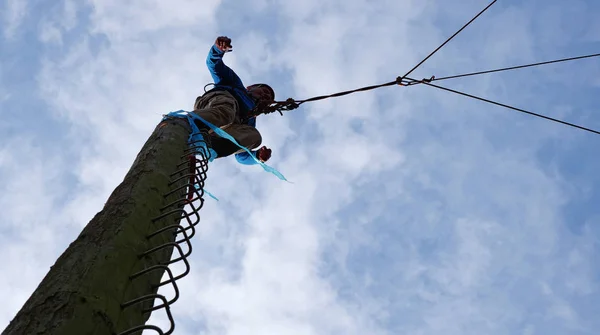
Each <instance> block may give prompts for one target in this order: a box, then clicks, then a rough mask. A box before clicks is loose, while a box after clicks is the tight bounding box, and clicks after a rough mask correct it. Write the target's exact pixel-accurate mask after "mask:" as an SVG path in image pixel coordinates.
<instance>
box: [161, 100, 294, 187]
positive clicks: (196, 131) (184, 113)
mask: <svg viewBox="0 0 600 335" xmlns="http://www.w3.org/2000/svg"><path fill="white" fill-rule="evenodd" d="M167 116H173V117H187V119H188V121H189V123H190V125H191V127H192V133H191V134H190V138H189V141H192V140H196V139H198V136H200V138H202V134H200V129H198V127H197V126H196V124H195V123H194V121H193V119H197V120H200V121H202V123H204V124H205V125H207V126H208V127H209V128H210V129H212V130H213V131H214V132H215V134H217V135H219V136H221V137H223V138H226V139H228V140H230V141H231V142H233V143H234V144H235V145H237V146H238V147H240V148H241V149H243V150H245V151H246V152H247V153H248V154H250V156H251V157H252V158H253V159H254V161H255V162H256V163H257V164H259V165H260V166H262V168H263V169H264V170H265V171H267V172H270V173H272V174H274V175H275V176H277V177H278V178H279V179H281V180H284V181H287V182H288V183H289V181H288V180H287V179H286V178H285V177H284V176H283V174H281V173H280V172H279V171H277V170H276V169H274V168H272V167H270V166H268V165H267V164H265V163H263V162H261V161H260V160H259V159H258V158H256V156H255V155H254V154H253V153H252V152H251V151H250V150H248V148H246V147H243V146H241V145H240V144H239V143H238V142H237V141H236V140H235V138H233V137H232V136H231V135H229V134H227V133H226V132H225V131H224V130H222V129H221V128H219V127H217V126H215V125H214V124H212V123H210V122H208V121H206V120H204V119H203V118H201V117H200V116H198V115H197V114H196V113H192V112H187V111H184V110H178V111H176V112H171V113H169V114H167ZM204 145H205V144H204ZM210 151H211V155H210V156H211V157H210V158H209V162H212V161H213V160H214V157H216V152H215V151H214V150H213V149H212V148H211V149H210ZM213 153H214V156H213Z"/></svg>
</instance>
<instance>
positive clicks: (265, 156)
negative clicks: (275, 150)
mask: <svg viewBox="0 0 600 335" xmlns="http://www.w3.org/2000/svg"><path fill="white" fill-rule="evenodd" d="M256 156H257V158H258V159H259V160H260V161H261V162H266V161H268V160H269V158H271V149H269V148H267V147H265V146H264V145H263V147H262V148H260V149H258V152H257V153H256Z"/></svg>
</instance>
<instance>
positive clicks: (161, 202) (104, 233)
mask: <svg viewBox="0 0 600 335" xmlns="http://www.w3.org/2000/svg"><path fill="white" fill-rule="evenodd" d="M189 131H190V129H189V125H188V124H187V121H186V120H185V119H173V120H168V121H165V122H162V123H161V124H160V125H158V126H157V127H156V129H155V130H154V131H153V133H152V135H151V136H150V137H149V139H148V140H147V141H146V143H145V145H144V146H143V148H142V150H141V151H140V152H139V154H138V156H137V158H136V160H135V161H134V163H133V165H132V167H131V169H130V170H129V172H128V173H127V175H126V176H125V178H124V180H123V182H122V183H121V184H120V185H119V186H118V187H117V188H116V189H115V190H114V191H113V193H112V194H111V195H110V197H109V198H108V200H107V202H106V204H105V206H104V208H103V209H102V210H101V211H100V212H99V213H97V214H96V215H95V216H94V218H93V219H92V220H91V221H90V222H89V223H88V225H87V226H86V227H85V228H84V229H83V231H82V232H81V233H80V235H79V236H78V237H77V239H76V240H75V241H74V242H72V243H71V244H70V245H69V246H68V248H67V249H66V250H65V251H64V253H63V254H62V255H61V256H60V257H59V258H58V260H57V261H56V263H55V264H54V266H52V267H51V268H50V270H49V272H48V273H47V275H46V276H45V277H44V279H43V280H42V282H41V283H40V284H39V286H38V287H37V288H36V290H35V291H34V292H33V294H32V295H31V297H30V298H29V299H28V300H27V301H26V302H25V304H24V305H23V307H22V309H21V310H20V311H19V312H18V313H17V314H16V316H15V317H14V319H13V320H12V321H11V322H10V324H9V325H8V327H7V328H6V329H5V330H4V331H3V332H2V335H24V334H27V335H35V334H44V335H74V334H89V335H109V334H116V333H118V332H121V331H123V330H125V329H128V328H130V327H134V326H138V325H141V324H144V323H145V322H146V321H147V319H148V318H149V316H150V314H149V313H146V314H145V315H143V314H142V313H141V310H142V309H143V308H148V307H150V306H151V305H152V301H148V302H147V303H145V304H143V305H142V304H138V305H134V306H132V307H128V308H125V309H123V308H121V304H122V303H124V302H126V301H129V300H132V299H135V298H138V297H141V296H143V295H147V294H152V293H155V292H156V291H157V289H156V288H155V286H156V285H157V284H158V283H159V282H160V279H161V277H162V276H163V274H164V271H163V270H157V271H153V272H151V273H149V274H145V275H142V276H141V277H139V278H135V279H133V280H130V279H129V277H130V276H131V275H132V274H134V273H136V272H138V271H141V270H143V269H145V268H148V267H150V266H153V265H157V264H165V263H167V262H168V261H169V260H170V258H171V253H172V248H169V249H165V250H162V251H161V252H156V253H153V254H151V255H149V256H148V257H144V258H140V257H139V255H140V254H142V253H143V252H145V251H146V250H148V249H151V248H153V247H156V246H159V245H161V244H163V243H166V242H174V241H175V236H174V235H173V234H172V231H169V232H165V233H162V234H160V235H158V236H155V237H153V238H150V239H147V238H146V236H147V235H148V234H150V233H152V232H154V231H156V230H158V229H160V228H161V227H165V226H167V225H170V224H173V223H174V222H173V220H171V221H166V220H161V221H158V222H155V223H153V222H152V219H153V218H155V217H157V216H159V215H160V214H161V212H160V208H161V207H163V206H165V205H166V204H167V203H170V202H172V201H174V200H175V199H176V198H165V197H164V195H165V194H166V193H168V192H169V190H170V189H171V187H169V185H168V184H169V180H170V175H171V174H172V173H174V172H175V171H176V168H177V164H179V163H180V162H181V156H182V155H183V152H184V150H185V149H186V146H187V143H186V142H187V137H188V135H189ZM176 196H177V195H175V196H174V197H176ZM167 291H169V292H170V291H172V290H167ZM169 298H170V297H169V296H167V299H169ZM158 303H159V302H157V304H158Z"/></svg>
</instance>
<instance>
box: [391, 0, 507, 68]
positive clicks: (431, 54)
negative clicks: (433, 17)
mask: <svg viewBox="0 0 600 335" xmlns="http://www.w3.org/2000/svg"><path fill="white" fill-rule="evenodd" d="M496 1H497V0H494V1H492V2H491V3H490V4H489V5H487V7H485V8H484V9H483V10H482V11H481V12H479V14H477V15H475V17H474V18H472V19H471V21H469V22H467V23H466V24H465V25H464V26H463V27H462V28H460V29H459V30H458V31H457V32H455V33H454V35H452V36H450V37H449V38H448V39H447V40H446V41H445V42H444V43H442V45H440V46H439V47H437V49H435V50H433V52H431V53H430V54H429V56H427V57H425V59H423V60H422V61H421V62H420V63H419V64H417V65H415V67H413V68H412V69H411V70H410V71H408V72H407V73H406V74H405V75H404V76H402V78H404V77H406V76H408V75H409V74H411V73H412V72H413V71H414V70H416V69H417V68H418V67H419V66H421V64H423V63H425V61H426V60H428V59H429V58H430V57H431V56H433V54H435V53H436V52H438V51H439V50H440V49H441V48H442V47H443V46H444V45H446V43H448V42H450V40H452V39H453V38H454V37H455V36H456V35H458V34H459V33H460V32H461V31H463V29H465V28H466V27H467V26H468V25H470V24H471V23H472V22H473V21H475V19H477V18H478V17H479V16H480V15H481V14H483V13H484V12H485V11H486V10H488V8H490V7H492V5H493V4H494V3H496Z"/></svg>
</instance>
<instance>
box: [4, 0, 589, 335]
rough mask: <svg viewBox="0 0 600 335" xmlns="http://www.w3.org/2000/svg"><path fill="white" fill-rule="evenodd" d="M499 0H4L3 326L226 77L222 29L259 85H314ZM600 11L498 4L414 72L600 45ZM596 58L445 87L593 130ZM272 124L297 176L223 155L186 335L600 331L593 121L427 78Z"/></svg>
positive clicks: (391, 67) (471, 67) (370, 76)
mask: <svg viewBox="0 0 600 335" xmlns="http://www.w3.org/2000/svg"><path fill="white" fill-rule="evenodd" d="M487 4H488V2H486V1H483V0H461V1H458V0H454V1H432V0H403V1H398V0H380V1H369V0H350V1H348V0H344V1H342V0H329V1H317V0H305V1H304V2H296V1H283V0H244V1H240V0H205V1H191V0H171V1H169V2H166V1H159V0H145V1H142V0H137V1H127V2H125V1H117V0H102V1H99V0H88V1H75V0H56V1H41V0H2V1H1V2H0V24H1V26H0V27H1V29H2V32H1V34H0V116H1V118H0V187H1V191H2V192H0V207H1V208H2V209H3V211H2V214H1V216H0V218H1V224H0V254H2V255H3V263H4V264H3V267H2V268H3V270H2V276H0V297H2V299H3V304H2V305H1V306H0V328H1V329H4V328H5V326H6V325H7V324H8V323H9V322H10V320H11V319H12V318H13V317H14V315H15V314H16V313H17V311H18V310H19V309H20V308H21V306H22V305H23V303H24V302H25V301H26V299H27V298H28V297H29V296H30V295H31V293H32V292H33V290H34V289H35V288H36V287H37V285H38V283H39V282H40V281H41V279H42V278H43V276H44V275H45V274H46V273H47V271H48V269H49V268H50V266H52V265H53V264H54V262H55V260H56V258H57V257H58V256H59V255H60V254H61V253H62V252H63V251H64V250H65V249H66V247H67V246H68V245H69V243H71V242H72V241H73V240H74V239H75V238H76V237H77V235H78V234H79V232H80V231H81V229H82V228H83V227H84V226H85V225H86V224H87V223H88V222H89V220H90V219H91V218H92V217H93V216H94V215H95V214H96V213H97V212H98V211H100V210H101V209H102V206H103V205H104V202H105V201H106V199H107V198H108V196H109V194H110V193H111V192H112V190H113V189H114V188H115V187H116V186H117V185H118V184H119V183H120V182H121V181H122V180H123V177H124V176H125V174H126V173H127V171H128V169H129V167H130V166H131V164H132V162H133V160H134V159H135V156H136V154H137V153H138V152H139V150H140V149H141V147H142V145H143V143H144V142H145V141H146V140H147V138H148V136H149V135H150V134H151V132H152V131H153V129H154V127H155V126H156V125H157V124H158V123H159V122H160V120H161V116H162V115H163V114H165V113H168V112H170V111H176V110H180V109H184V110H190V109H191V108H192V107H193V103H194V100H195V98H196V97H197V96H198V95H199V94H201V93H202V92H203V87H204V85H205V84H207V83H210V82H212V79H211V77H210V74H209V72H208V70H207V68H206V65H205V57H206V54H207V53H208V50H209V49H210V47H211V46H212V44H213V43H214V40H215V38H216V37H217V36H221V35H226V36H229V37H230V38H232V45H233V50H234V51H233V52H232V53H228V54H227V55H226V57H225V62H226V64H227V65H229V66H230V67H231V68H233V69H234V70H235V71H236V72H237V73H238V75H239V76H240V77H241V78H242V80H243V81H244V83H245V84H251V83H253V82H268V83H270V84H271V85H272V86H273V87H274V88H275V90H276V92H277V93H276V94H277V98H278V99H281V100H283V99H286V98H289V97H293V98H297V99H304V98H308V97H311V96H315V95H321V94H328V93H333V92H337V91H341V90H347V89H354V88H358V87H362V86H366V85H372V84H377V83H384V82H388V81H391V80H394V79H395V78H396V77H397V76H400V75H402V74H404V73H405V72H406V71H408V70H409V69H410V68H412V67H413V66H414V65H416V64H417V63H418V62H419V61H420V60H421V59H423V58H424V57H425V56H426V55H427V54H428V53H429V52H431V51H432V50H434V49H435V48H436V47H437V46H438V45H439V44H440V43H442V42H443V41H444V40H445V39H446V38H447V37H449V36H451V35H452V34H453V33H454V32H455V31H456V30H458V29H459V28H460V27H461V26H462V25H463V24H464V23H466V22H467V21H468V20H469V19H471V18H472V17H473V16H474V15H475V14H477V13H478V12H479V11H480V10H481V9H483V8H484V7H485V6H486V5H487ZM599 10H600V3H598V2H597V1H594V0H572V1H569V2H565V1H558V0H544V1H542V0H531V1H527V2H521V1H516V0H502V1H497V3H496V4H494V5H493V6H492V7H491V8H490V9H489V10H488V11H487V12H486V13H485V14H483V15H482V16H480V17H479V18H478V19H477V20H476V21H475V22H474V23H473V24H472V25H471V26H469V27H468V28H467V29H465V30H464V31H463V32H462V33H461V34H460V35H458V36H457V37H456V38H455V39H454V40H453V41H452V42H451V43H449V44H447V45H446V46H445V47H444V48H443V49H442V50H440V51H439V52H438V53H436V55H435V56H433V57H432V58H430V59H429V60H428V61H427V62H426V63H425V64H423V65H422V66H421V67H419V68H418V69H417V70H416V71H415V72H414V73H413V76H414V77H415V78H418V79H420V78H426V77H430V76H431V75H436V76H437V77H442V76H446V75H454V74H459V73H465V72H471V71H479V70H486V69H492V68H497V67H504V66H513V65H520V64H527V63H532V62H538V61H546V60H552V59H558V58H563V57H572V56H579V55H585V54H593V53H598V52H599V50H600V26H599V25H598V21H597V20H596V17H595V16H596V15H595V13H597V12H598V11H599ZM599 78H600V63H599V60H598V59H597V58H592V59H587V60H580V61H575V62H570V63H561V64H553V65H546V66H543V67H537V68H529V69H523V70H519V71H512V72H503V73H496V74H490V75H484V76H477V77H469V78H462V79H455V80H448V81H445V82H440V83H439V84H440V85H442V86H447V87H451V88H453V89H457V90H463V91H466V92H469V93H471V94H475V95H480V96H484V97H486V98H490V99H495V100H498V101H501V102H503V103H506V104H511V105H514V106H516V107H519V108H523V109H527V110H531V111H533V112H537V113H541V114H544V115H548V116H552V117H556V118H561V119H565V120H567V121H569V122H573V123H577V124H580V125H584V126H587V127H590V128H594V129H600V116H599V115H598V107H597V104H598V99H597V97H598V96H599V93H600V79H599ZM257 126H258V129H259V130H260V131H261V134H262V136H263V144H265V145H267V146H269V147H270V148H272V149H273V156H272V158H271V160H270V161H269V164H270V165H271V166H273V167H275V168H277V169H278V170H279V171H281V172H282V173H283V174H284V175H285V176H286V177H287V178H288V179H289V180H290V181H292V182H293V184H290V183H285V182H282V181H280V180H279V179H277V178H276V177H275V176H273V175H270V174H268V173H265V172H264V171H263V170H262V169H261V168H260V167H259V166H244V165H240V164H238V163H237V162H236V161H235V159H233V158H229V159H220V160H217V161H215V162H213V163H211V165H210V167H209V177H208V178H209V179H208V181H207V188H208V189H209V190H210V192H211V193H213V194H214V195H215V196H217V197H218V198H219V200H220V201H214V200H211V199H209V200H207V201H206V204H205V206H204V208H203V209H202V222H201V224H200V230H199V233H198V235H196V236H195V237H194V240H193V243H194V252H193V254H192V256H191V258H190V262H191V265H192V269H191V273H190V274H189V275H188V276H187V277H185V278H183V279H181V280H180V281H179V282H178V283H179V287H180V290H181V292H182V296H181V298H180V299H179V300H178V301H177V302H176V303H175V304H174V305H173V306H172V308H171V310H172V313H173V316H174V318H175V322H176V331H175V333H176V334H184V335H192V334H206V335H209V334H210V335H212V334H227V335H238V334H282V335H296V334H341V333H343V334H361V335H362V334H374V335H375V334H377V335H379V334H382V335H383V334H410V335H426V334H427V335H428V334H446V335H453V334H457V335H458V334H461V335H464V334H488V335H495V334H522V335H537V334H544V335H552V334H577V335H584V334H586V335H587V334H597V333H598V332H599V331H600V319H599V318H598V317H597V311H598V310H600V265H599V263H598V262H597V261H594V260H593V258H594V255H598V253H599V252H600V238H599V236H600V209H599V207H598V206H597V204H598V202H599V201H600V191H599V186H600V176H599V174H598V173H597V171H598V170H599V169H600V159H599V158H598V155H597V154H596V150H597V148H598V146H599V145H600V136H598V135H594V134H591V133H585V132H583V131H581V130H577V129H574V128H568V127H565V126H563V125H559V124H556V123H551V122H548V121H545V120H541V119H538V118H533V117H531V116H527V115H524V114H520V113H517V112H513V111H509V110H506V109H503V108H501V107H498V106H494V105H490V104H486V103H483V102H479V101H475V100H472V99H469V98H467V97H463V96H458V95H454V94H452V93H449V92H444V91H441V90H437V89H435V88H433V87H427V86H424V85H416V86H411V87H399V86H392V87H386V88H381V89H378V90H375V91H370V92H364V93H357V94H354V95H350V96H345V97H341V98H336V99H331V100H324V101H320V102H314V103H307V104H304V105H303V106H302V107H301V108H299V109H298V110H295V111H292V112H289V113H287V114H286V115H285V116H283V117H281V116H280V115H278V114H271V115H268V116H263V117H260V118H259V119H258V120H257ZM162 292H165V294H167V295H168V294H169V291H168V289H164V291H162ZM165 320H166V318H165V316H164V315H162V314H160V311H159V312H156V313H155V314H153V316H152V318H151V320H150V323H154V324H157V325H160V326H163V327H165V328H166V327H167V323H166V322H165ZM148 333H151V332H148Z"/></svg>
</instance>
